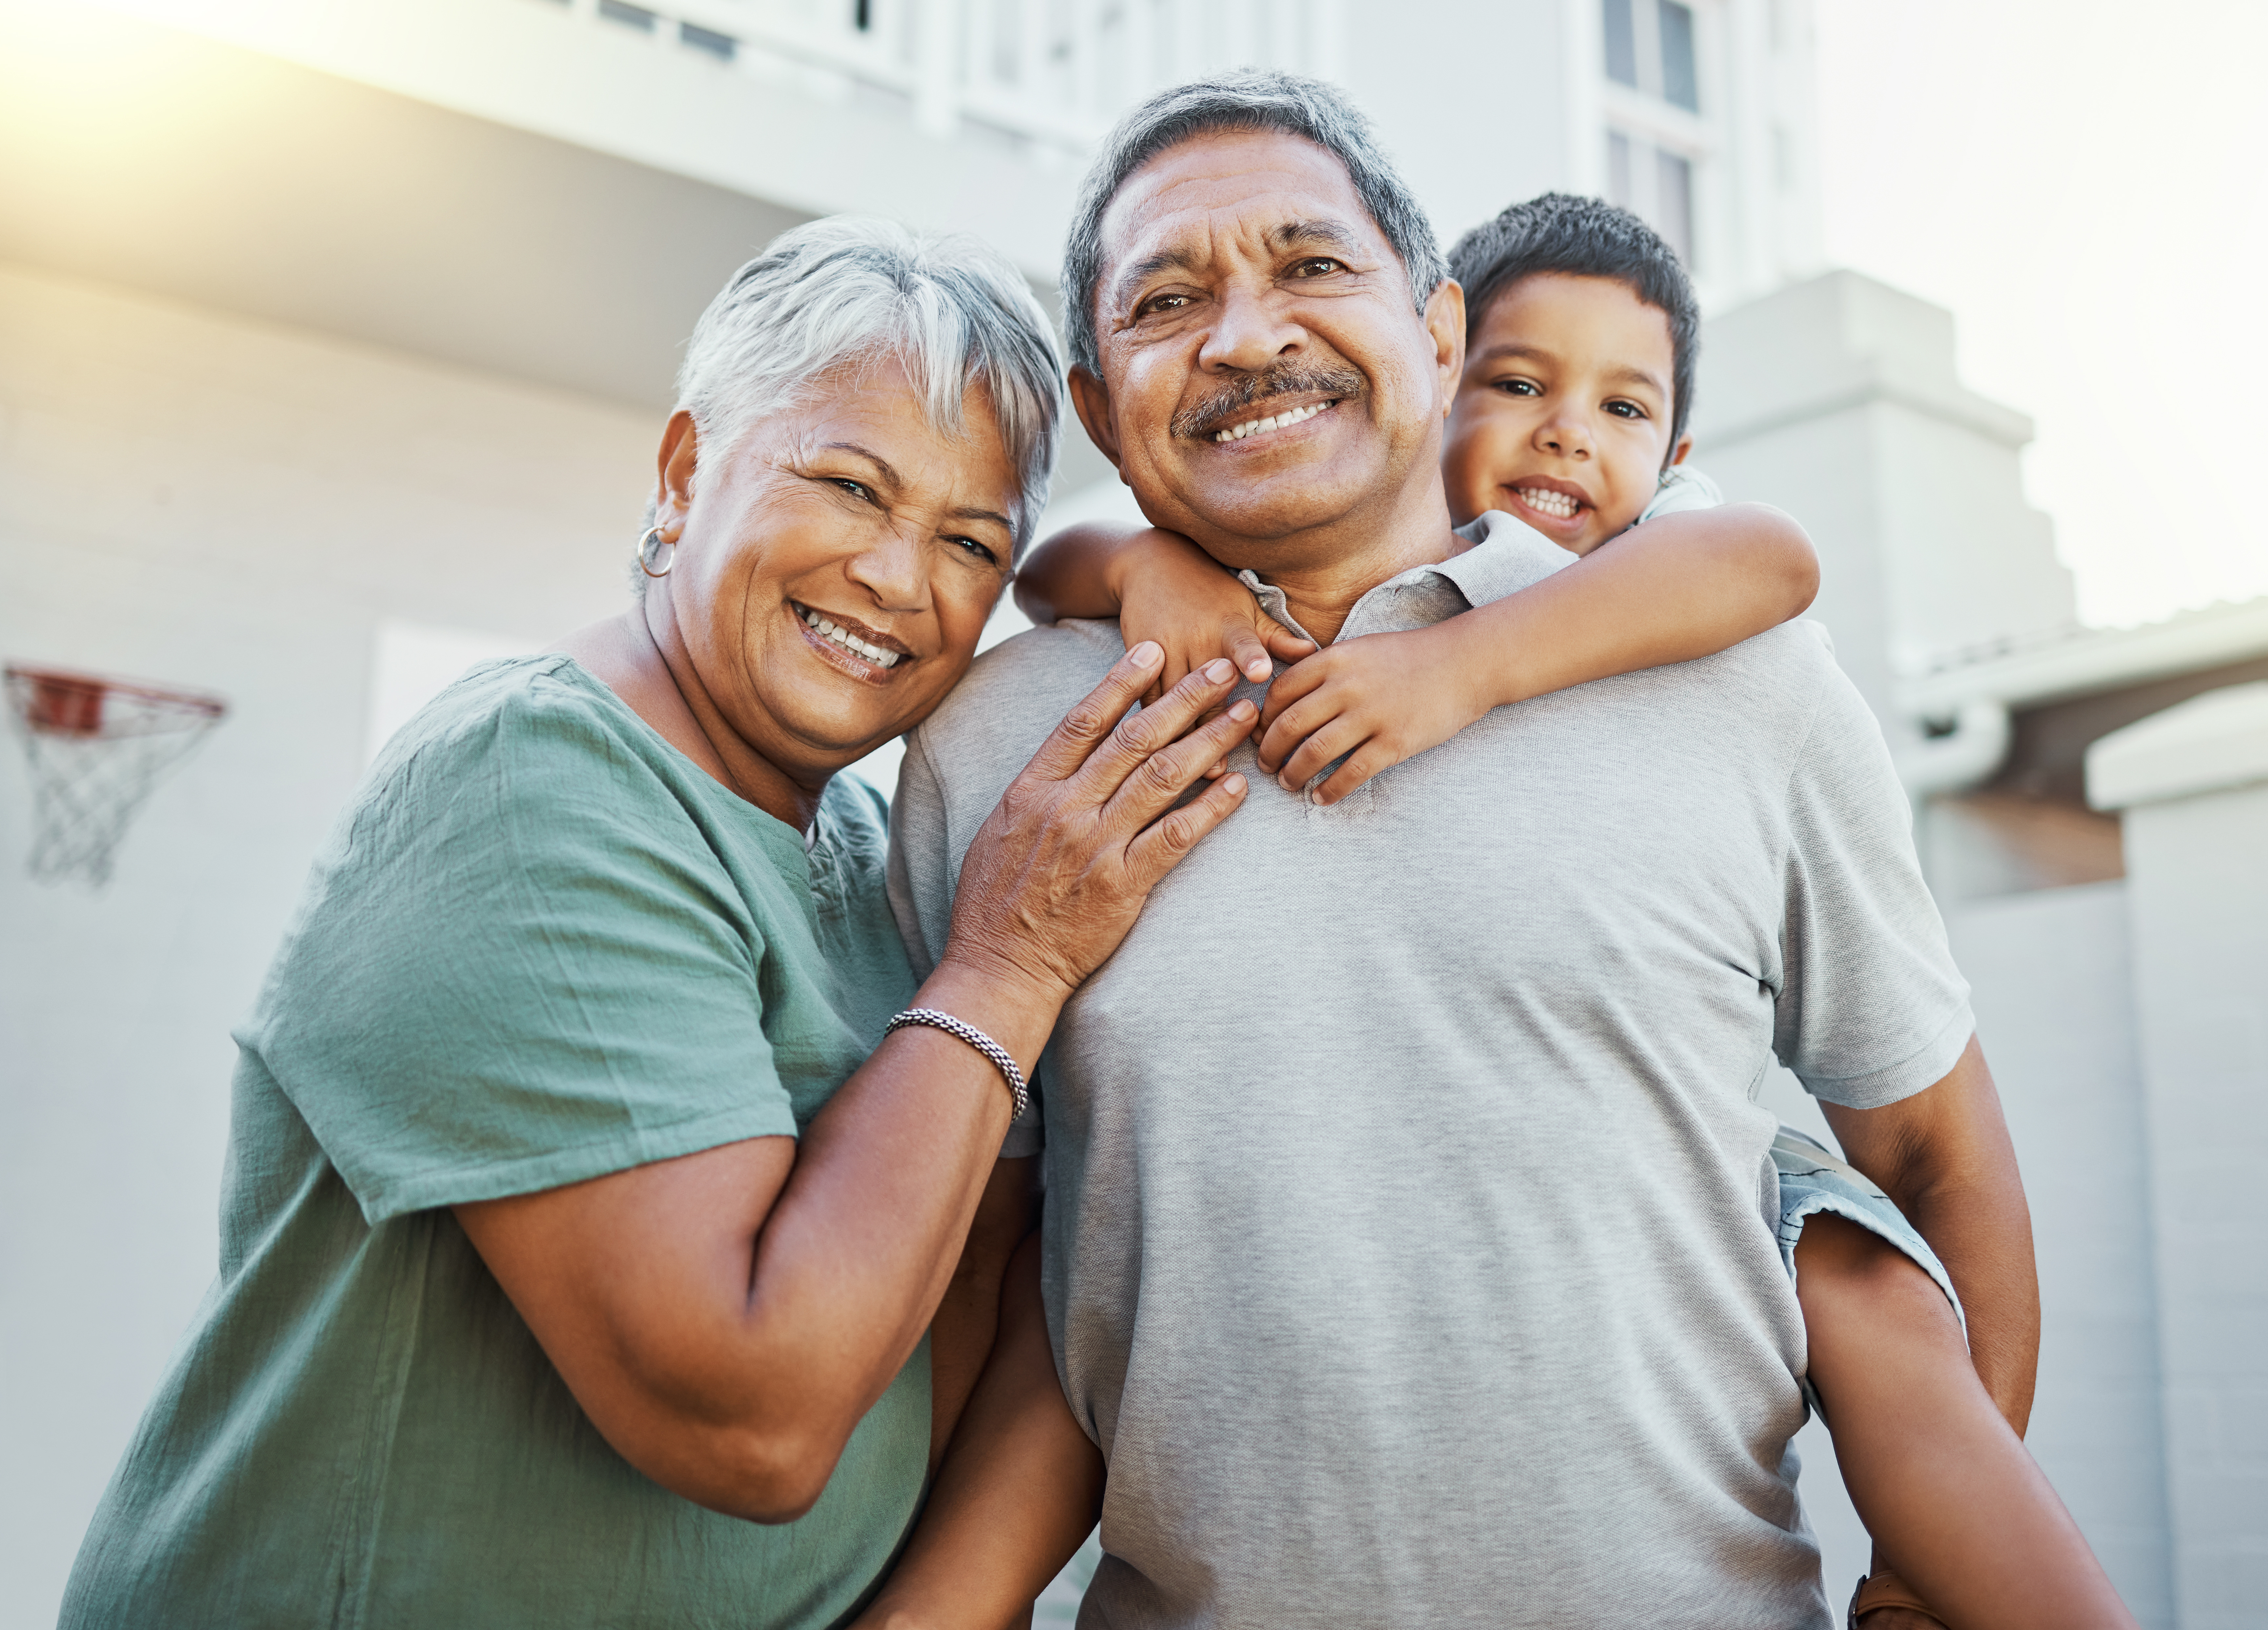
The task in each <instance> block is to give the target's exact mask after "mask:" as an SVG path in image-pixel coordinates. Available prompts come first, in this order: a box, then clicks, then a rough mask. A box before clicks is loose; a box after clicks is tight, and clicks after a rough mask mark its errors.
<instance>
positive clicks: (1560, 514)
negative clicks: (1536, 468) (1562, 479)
mask: <svg viewBox="0 0 2268 1630" xmlns="http://www.w3.org/2000/svg"><path fill="white" fill-rule="evenodd" d="M1513 491H1514V492H1517V493H1518V494H1519V495H1520V501H1521V503H1525V504H1526V505H1527V506H1528V508H1529V509H1531V510H1543V513H1544V514H1546V515H1549V516H1550V517H1551V518H1553V519H1555V520H1562V521H1566V520H1572V519H1574V518H1575V511H1576V510H1580V509H1581V508H1582V507H1583V501H1582V500H1581V499H1580V498H1570V497H1569V496H1567V495H1566V494H1565V493H1564V492H1553V491H1552V490H1551V489H1550V488H1548V487H1515V488H1513Z"/></svg>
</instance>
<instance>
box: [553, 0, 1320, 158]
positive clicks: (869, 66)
mask: <svg viewBox="0 0 2268 1630" xmlns="http://www.w3.org/2000/svg"><path fill="white" fill-rule="evenodd" d="M549 4H564V5H565V6H566V7H567V9H568V10H570V11H573V12H575V13H578V14H579V15H582V16H585V17H587V18H590V19H591V21H592V23H593V26H600V27H606V28H614V29H621V30H622V31H624V33H626V34H638V35H643V36H644V37H645V38H646V39H647V40H650V41H652V43H653V44H654V45H656V46H659V47H661V48H671V49H683V50H689V51H694V52H697V53H701V54H703V55H707V56H710V57H712V58H714V59H716V60H717V61H718V62H720V63H725V64H729V65H731V66H732V67H733V69H734V70H738V71H741V72H746V73H748V74H750V75H752V76H754V77H757V78H759V79H767V80H772V81H775V82H778V81H783V80H792V81H798V82H800V83H801V84H804V85H805V86H806V88H808V89H810V90H813V91H814V92H819V93H821V94H828V93H834V94H847V93H849V92H851V91H852V90H853V89H854V88H863V89H865V90H868V91H879V92H883V93H885V94H887V95H889V96H892V97H895V98H902V99H904V100H905V101H906V102H907V103H908V104H909V106H910V108H911V111H912V114H913V116H914V119H915V121H916V122H917V124H918V125H919V127H920V128H922V129H924V130H925V131H927V132H929V133H931V134H932V135H935V136H951V135H953V134H954V132H955V131H956V130H958V129H959V128H961V126H962V125H963V124H964V123H966V124H973V125H978V126H986V127H990V128H992V129H994V130H996V131H999V132H1004V133H1005V134H1007V135H1009V136H1013V137H1017V138H1020V139H1021V140H1024V141H1027V142H1029V143H1034V144H1035V145H1036V146H1038V147H1040V148H1042V149H1043V150H1053V151H1068V152H1071V153H1073V154H1076V153H1079V152H1082V151H1085V150H1086V148H1087V147H1088V145H1089V144H1091V143H1093V142H1094V140H1095V139H1096V138H1097V137H1099V136H1101V135H1102V133H1103V132H1104V131H1106V130H1108V128H1110V125H1111V122H1112V121H1114V120H1115V119H1116V118H1117V116H1118V115H1119V114H1121V113H1122V112H1123V111H1124V110H1125V109H1126V108H1127V107H1129V106H1131V105H1132V104H1133V103H1135V102H1136V101H1138V100H1139V99H1141V98H1142V97H1144V96H1145V95H1147V94H1148V93H1149V92H1152V91H1153V90H1156V89H1158V88H1160V87H1161V86H1164V85H1168V84H1174V83H1175V82H1176V81H1177V80H1182V79H1188V78H1191V77H1196V76H1197V75H1200V74H1204V73H1210V72H1216V71H1219V70H1223V69H1228V68H1238V67H1248V66H1249V67H1269V68H1284V69H1289V70H1294V71H1296V72H1300V73H1309V74H1315V75H1319V76H1322V77H1326V78H1330V77H1337V75H1338V73H1339V70H1340V38H1341V35H1340V18H1341V16H1342V11H1343V6H1344V0H549Z"/></svg>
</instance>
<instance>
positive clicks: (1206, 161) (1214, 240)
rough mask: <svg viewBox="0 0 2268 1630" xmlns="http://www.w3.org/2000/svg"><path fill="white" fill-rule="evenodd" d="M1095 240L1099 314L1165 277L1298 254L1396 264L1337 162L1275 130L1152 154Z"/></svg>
mask: <svg viewBox="0 0 2268 1630" xmlns="http://www.w3.org/2000/svg"><path fill="white" fill-rule="evenodd" d="M1101 237H1102V263H1101V277H1100V278H1099V279H1098V283H1097V288H1096V293H1097V296H1098V297H1099V299H1100V300H1101V303H1102V306H1103V309H1104V310H1106V311H1108V310H1109V309H1111V307H1112V306H1113V305H1116V302H1117V299H1118V298H1119V297H1122V296H1123V292H1124V291H1125V290H1128V289H1129V288H1130V286H1131V285H1133V284H1137V283H1143V282H1145V281H1147V280H1148V279H1149V278H1151V277H1153V276H1156V275H1160V273H1164V272H1179V273H1182V274H1185V275H1191V276H1197V277H1204V276H1206V275H1219V274H1221V273H1223V272H1226V271H1227V270H1229V269H1231V268H1233V267H1234V266H1236V265H1238V264H1240V263H1244V262H1254V261H1258V262H1265V261H1273V260H1277V259H1280V258H1281V257H1283V256H1285V255H1286V254H1292V253H1314V254H1338V255H1344V256H1347V257H1350V258H1352V259H1355V260H1358V261H1385V262H1389V263H1392V264H1395V265H1399V263H1400V262H1399V258H1398V257H1397V256H1396V255H1395V252H1394V247H1393V246H1392V245H1391V244H1389V243H1388V241H1387V239H1386V234H1385V233H1384V232H1382V231H1380V230H1379V227H1378V224H1377V222H1375V221H1373V219H1371V216H1370V211H1369V210H1368V209H1366V207H1365V206H1364V204H1363V202H1362V195H1361V194H1359V192H1357V191H1356V190H1355V186H1354V181H1353V180H1352V178H1351V177H1350V176H1349V175H1348V174H1347V171H1346V166H1345V165H1344V164H1342V163H1341V162H1340V161H1339V159H1338V158H1337V155H1335V154H1333V153H1332V152H1330V151H1329V150H1328V149H1326V148H1323V147H1321V146H1318V145H1317V144H1316V143H1314V142H1311V141H1308V140H1307V138H1306V137H1305V136H1290V135H1286V134H1284V133H1283V132H1280V131H1275V130H1265V131H1256V130H1234V131H1213V132H1210V133H1208V134H1205V135H1202V136H1191V137H1189V139H1188V140H1187V141H1183V142H1179V143H1175V145H1174V146H1172V147H1169V148H1167V149H1166V151H1163V152H1161V153H1159V154H1157V155H1155V156H1154V157H1152V158H1150V159H1149V160H1147V161H1146V162H1145V163H1144V164H1143V165H1140V166H1139V167H1138V168H1137V169H1136V170H1135V171H1134V172H1133V173H1131V174H1130V175H1129V176H1128V177H1127V178H1126V180H1125V181H1124V182H1123V183H1122V184H1121V185H1120V187H1119V188H1118V191H1117V192H1116V195H1113V197H1112V198H1111V201H1110V207H1109V209H1107V210H1105V211H1104V212H1103V217H1102V234H1101Z"/></svg>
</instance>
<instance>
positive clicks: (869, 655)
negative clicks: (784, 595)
mask: <svg viewBox="0 0 2268 1630" xmlns="http://www.w3.org/2000/svg"><path fill="white" fill-rule="evenodd" d="M803 620H804V622H805V623H806V625H807V626H808V627H809V628H811V630H812V632H813V633H814V634H817V635H820V636H821V638H822V639H828V640H832V641H834V642H836V644H837V645H840V646H841V647H842V648H843V650H847V651H852V652H855V653H857V654H858V656H861V657H865V659H866V660H867V661H868V662H871V663H873V664H874V665H875V666H876V667H878V668H895V667H896V666H897V665H898V658H899V657H902V656H903V655H904V653H903V652H902V651H886V650H883V649H882V648H881V647H880V646H879V645H869V644H867V643H866V642H865V641H864V640H862V639H860V638H859V637H858V635H855V634H846V633H844V632H843V630H842V629H840V628H836V626H835V625H834V624H833V623H831V622H829V621H828V620H827V619H826V618H824V617H822V616H821V615H820V614H819V613H817V612H815V611H807V612H806V613H803Z"/></svg>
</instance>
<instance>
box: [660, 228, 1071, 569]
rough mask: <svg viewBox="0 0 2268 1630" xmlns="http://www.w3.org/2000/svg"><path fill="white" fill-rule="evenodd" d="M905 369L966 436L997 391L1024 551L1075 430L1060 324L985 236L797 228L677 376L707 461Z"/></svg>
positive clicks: (711, 324) (741, 289)
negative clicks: (788, 417) (974, 414)
mask: <svg viewBox="0 0 2268 1630" xmlns="http://www.w3.org/2000/svg"><path fill="white" fill-rule="evenodd" d="M886 358H892V359H895V360H896V362H897V363H899V365H900V366H902V367H903V368H904V369H905V371H906V372H907V374H908V375H909V377H910V378H911V379H912V381H913V385H914V388H915V390H917V392H919V393H920V394H921V396H922V399H923V400H924V403H925V404H926V405H927V408H928V415H929V422H930V423H931V424H932V425H933V426H934V427H935V428H936V429H937V430H939V431H940V432H941V433H943V434H946V435H948V436H959V435H960V434H961V432H962V430H963V429H964V426H965V422H966V419H965V413H964V408H965V406H966V402H967V398H968V392H969V389H970V388H971V387H972V386H974V385H977V384H979V383H982V384H983V385H984V387H985V389H986V391H987V392H988V393H989V394H990V397H991V400H992V413H993V417H994V420H995V422H997V423H998V427H999V431H1000V439H1001V441H1002V442H1003V443H1004V444H1005V445H1006V448H1007V451H1008V457H1009V459H1010V461H1011V462H1012V463H1013V465H1014V466H1015V469H1016V473H1017V481H1018V486H1019V488H1020V493H1019V497H1018V502H1017V509H1016V516H1015V521H1016V535H1015V549H1016V552H1017V553H1018V554H1021V553H1022V552H1023V548H1024V546H1025V544H1027V542H1029V541H1030V540H1031V534H1032V529H1033V527H1034V526H1035V525H1038V523H1039V518H1040V511H1041V510H1043V509H1045V508H1046V507H1047V502H1048V482H1049V479H1050V478H1051V477H1052V475H1053V474H1054V472H1055V462H1056V437H1057V430H1058V428H1059V427H1060V424H1061V422H1062V418H1063V363H1062V358H1061V356H1060V354H1059V353H1058V351H1057V349H1056V339H1055V331H1054V327H1053V326H1052V325H1051V324H1049V321H1048V319H1047V314H1046V312H1043V311H1042V310H1041V308H1040V303H1039V302H1038V301H1037V300H1036V299H1035V298H1033V297H1032V291H1031V289H1030V287H1029V286H1028V285H1027V284H1026V283H1025V282H1024V280H1023V278H1022V277H1021V276H1020V275H1019V274H1018V273H1017V271H1016V268H1014V267H1013V266H1011V265H1010V264H1009V263H1008V262H1007V261H1006V260H1005V259H1004V258H1002V257H1001V256H1000V255H999V254H998V253H994V252H993V251H992V250H990V249H988V248H986V247H985V246H983V244H981V243H978V242H977V241H976V239H972V238H965V237H958V236H956V237H949V238H932V237H928V236H924V235H920V234H917V233H914V232H911V231H907V230H906V229H905V228H904V227H902V226H900V225H899V224H897V223H895V222H894V221H881V220H875V219H873V218H872V217H862V216H841V215H838V216H830V217H828V218H827V219H825V220H821V221H814V222H812V223H810V224H808V225H806V226H799V227H797V228H796V229H795V230H794V231H789V232H783V233H781V234H780V236H779V237H777V238H776V239H773V240H772V242H771V244H770V246H769V247H768V248H766V249H765V251H764V252H763V253H762V254H760V255H758V256H757V257H756V258H755V260H753V261H749V262H748V263H747V265H746V266H743V267H742V268H740V270H739V271H737V272H735V273H733V276H732V280H731V281H730V282H728V283H725V287H724V290H723V291H722V292H720V293H719V294H718V296H717V297H716V298H715V299H713V300H711V302H710V303H709V309H708V310H707V311H705V312H702V314H701V320H700V322H699V323H698V324H697V325H696V327H694V330H693V338H692V339H691V340H690V341H688V342H687V344H686V348H685V365H684V366H683V367H681V368H680V369H679V370H678V373H677V405H678V407H679V408H681V409H683V410H684V411H686V412H688V413H689V414H691V415H693V423H694V426H695V428H696V430H698V431H699V432H700V435H701V444H702V446H703V449H704V452H705V450H706V449H709V448H715V449H717V450H718V452H723V453H726V454H729V453H730V452H731V451H732V449H733V447H735V446H736V445H737V444H739V442H740V438H741V437H743V436H745V435H746V434H747V432H748V430H749V429H750V428H751V427H752V426H754V425H755V424H756V423H757V422H760V421H762V420H763V419H765V418H768V417H770V415H774V414H777V413H782V412H786V411H790V410H792V409H793V408H796V407H798V406H799V405H800V404H801V403H802V402H804V401H806V400H809V398H810V397H811V396H812V395H813V394H814V393H816V392H817V391H819V390H821V389H823V388H824V387H825V385H826V383H827V380H828V376H829V375H830V374H832V373H834V372H836V371H837V370H839V369H841V368H843V367H844V366H846V365H855V364H858V363H869V362H876V361H880V360H883V359H886Z"/></svg>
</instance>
